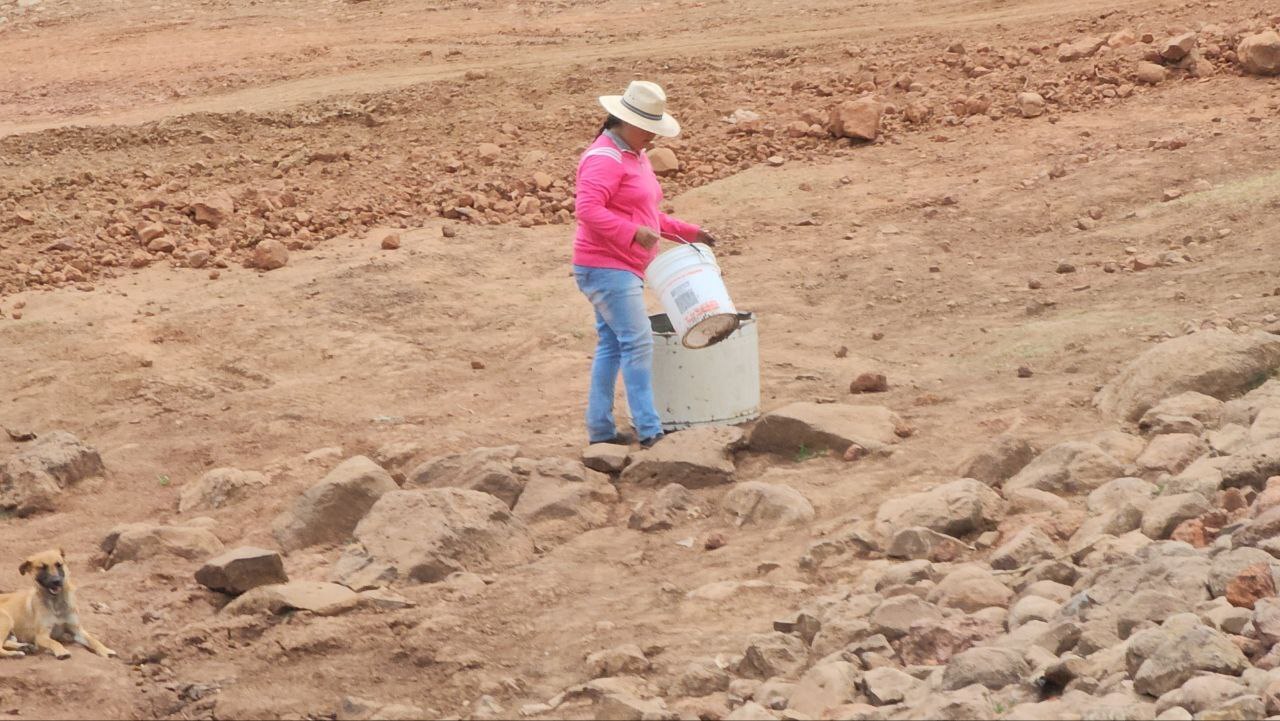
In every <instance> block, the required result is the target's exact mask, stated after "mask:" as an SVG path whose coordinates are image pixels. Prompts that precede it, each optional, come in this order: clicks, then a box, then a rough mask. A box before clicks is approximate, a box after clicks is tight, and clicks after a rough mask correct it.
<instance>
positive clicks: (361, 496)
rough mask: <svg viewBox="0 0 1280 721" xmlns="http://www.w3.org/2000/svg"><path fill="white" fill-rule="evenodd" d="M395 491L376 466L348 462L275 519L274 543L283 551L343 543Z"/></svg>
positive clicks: (362, 460)
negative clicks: (366, 515) (384, 495)
mask: <svg viewBox="0 0 1280 721" xmlns="http://www.w3.org/2000/svg"><path fill="white" fill-rule="evenodd" d="M398 488H399V486H397V485H396V482H395V481H394V480H392V478H391V474H389V473H387V472H386V471H385V470H384V469H383V468H382V467H381V466H379V465H378V464H376V463H374V462H373V461H371V460H369V459H368V458H366V457H364V456H355V457H353V458H349V459H347V460H346V461H343V462H342V464H341V465H339V466H338V467H337V468H335V469H333V470H332V471H330V472H329V474H328V475H327V476H325V477H324V479H323V480H321V481H320V482H319V483H317V484H315V485H314V486H312V487H311V488H309V489H307V491H306V492H305V493H303V494H302V495H301V496H300V497H299V498H298V500H297V501H295V502H294V504H293V508H292V509H291V510H288V511H285V512H284V513H282V514H280V515H279V516H278V517H276V520H275V523H274V524H273V526H272V531H273V533H274V535H275V538H276V542H277V543H279V544H280V547H281V548H283V549H284V550H286V551H294V550H297V549H299V548H306V547H307V546H314V545H317V544H321V543H342V542H345V541H347V540H348V539H350V538H351V532H352V531H353V530H354V529H355V527H356V524H357V523H359V522H360V519H361V518H364V515H365V514H366V513H368V512H369V509H370V508H372V507H373V504H374V503H376V502H377V501H378V499H379V498H381V497H382V495H383V494H385V493H387V492H389V491H394V490H397V489H398Z"/></svg>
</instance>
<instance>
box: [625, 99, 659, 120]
mask: <svg viewBox="0 0 1280 721" xmlns="http://www.w3.org/2000/svg"><path fill="white" fill-rule="evenodd" d="M619 100H621V101H622V107H624V108H626V109H627V110H630V111H631V112H633V113H635V114H636V115H639V116H640V117H642V118H644V119H645V120H652V121H654V122H655V123H656V122H658V121H660V120H662V116H661V115H655V114H653V113H646V112H645V111H643V110H641V109H640V108H637V107H636V106H634V105H632V104H631V103H628V102H627V99H626V98H625V97H623V98H619Z"/></svg>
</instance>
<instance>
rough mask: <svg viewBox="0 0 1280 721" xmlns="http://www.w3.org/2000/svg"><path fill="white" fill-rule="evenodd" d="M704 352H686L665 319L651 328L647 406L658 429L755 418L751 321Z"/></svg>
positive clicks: (743, 319)
mask: <svg viewBox="0 0 1280 721" xmlns="http://www.w3.org/2000/svg"><path fill="white" fill-rule="evenodd" d="M739 320H740V323H739V325H738V329H737V330H735V331H733V332H732V333H730V334H729V335H728V337H726V338H725V339H724V340H722V341H721V342H719V343H717V344H715V346H713V347H711V348H706V349H704V350H690V349H689V348H686V347H685V346H684V344H682V343H681V342H680V339H679V337H678V336H677V335H676V333H675V329H674V328H673V327H672V324H671V321H670V319H668V318H667V316H666V315H655V316H652V317H650V319H649V321H650V323H651V324H652V326H653V346H654V347H653V401H654V406H655V407H657V409H658V415H659V416H660V417H661V418H662V429H663V430H664V431H668V432H672V431H679V430H684V429H685V428H694V427H697V426H724V425H737V424H739V423H746V422H748V421H753V420H755V419H756V418H759V417H760V348H759V340H758V334H757V328H756V319H755V316H753V315H751V314H750V313H743V314H741V315H740V316H739Z"/></svg>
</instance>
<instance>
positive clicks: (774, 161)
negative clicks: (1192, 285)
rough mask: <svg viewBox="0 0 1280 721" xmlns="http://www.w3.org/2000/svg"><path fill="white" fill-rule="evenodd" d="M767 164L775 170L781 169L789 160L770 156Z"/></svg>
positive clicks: (778, 156)
mask: <svg viewBox="0 0 1280 721" xmlns="http://www.w3.org/2000/svg"><path fill="white" fill-rule="evenodd" d="M765 162H766V163H768V164H769V165H771V166H773V167H775V168H780V167H782V165H783V164H784V163H786V162H787V159H786V158H784V157H782V156H781V155H770V156H769V159H768V160H766V161H765Z"/></svg>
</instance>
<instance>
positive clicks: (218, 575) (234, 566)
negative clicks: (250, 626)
mask: <svg viewBox="0 0 1280 721" xmlns="http://www.w3.org/2000/svg"><path fill="white" fill-rule="evenodd" d="M288 582H289V576H288V575H286V574H285V572H284V559H282V558H281V557H280V554H279V553H276V552H275V551H268V550H266V549H264V548H253V547H251V546H245V547H241V548H236V549H233V550H230V551H227V552H226V553H223V554H220V555H217V556H214V557H213V558H210V559H209V560H208V561H205V563H204V565H203V566H201V567H200V570H199V571H196V583H199V584H200V585H201V586H204V587H205V588H208V589H211V590H214V591H221V592H223V593H229V594H231V595H233V596H236V595H239V594H241V593H244V592H245V591H248V590H251V589H254V588H257V587H258V586H269V585H272V584H277V583H288Z"/></svg>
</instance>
